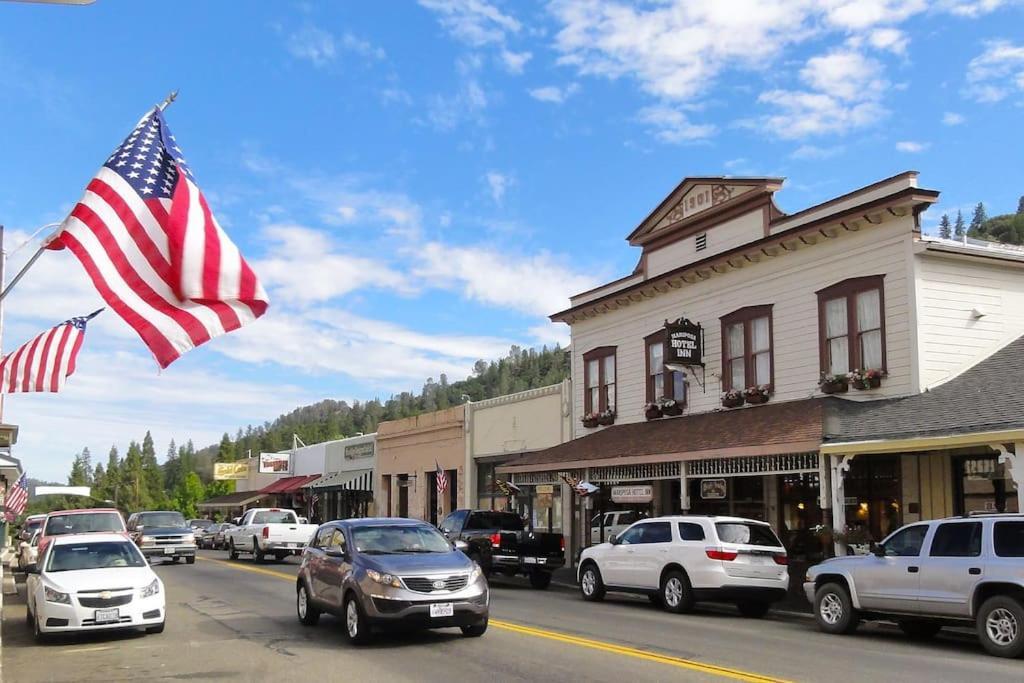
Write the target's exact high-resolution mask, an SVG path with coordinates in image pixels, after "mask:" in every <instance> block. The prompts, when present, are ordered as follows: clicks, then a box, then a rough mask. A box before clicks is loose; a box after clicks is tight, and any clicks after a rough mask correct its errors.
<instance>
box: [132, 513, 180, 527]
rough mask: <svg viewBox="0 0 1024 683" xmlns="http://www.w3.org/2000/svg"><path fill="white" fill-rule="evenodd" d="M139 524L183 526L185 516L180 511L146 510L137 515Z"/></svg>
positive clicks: (145, 525)
mask: <svg viewBox="0 0 1024 683" xmlns="http://www.w3.org/2000/svg"><path fill="white" fill-rule="evenodd" d="M139 526H141V527H143V528H145V527H147V526H148V527H161V526H165V527H166V526H173V527H178V528H181V527H184V526H185V518H184V517H183V516H182V515H181V513H180V512H146V513H144V514H141V515H139Z"/></svg>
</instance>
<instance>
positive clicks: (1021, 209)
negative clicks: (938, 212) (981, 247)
mask: <svg viewBox="0 0 1024 683" xmlns="http://www.w3.org/2000/svg"><path fill="white" fill-rule="evenodd" d="M965 234H966V235H967V236H968V237H974V238H976V239H980V240H989V241H992V242H1002V243H1003V244H1016V245H1024V196H1022V197H1021V198H1020V200H1018V202H1017V212H1016V213H1006V214H1001V215H999V216H992V217H991V218H989V216H988V214H987V212H986V211H985V205H984V204H982V203H981V202H978V203H977V205H976V206H975V207H974V213H973V215H972V216H971V222H970V224H968V225H965V224H964V218H963V214H962V213H961V212H959V211H957V214H956V218H955V219H954V220H950V217H949V215H948V214H943V215H942V218H941V219H939V237H945V238H947V239H948V238H955V239H959V238H961V237H963V236H964V235H965Z"/></svg>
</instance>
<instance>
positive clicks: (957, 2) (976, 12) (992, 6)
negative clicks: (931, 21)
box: [939, 0, 1013, 19]
mask: <svg viewBox="0 0 1024 683" xmlns="http://www.w3.org/2000/svg"><path fill="white" fill-rule="evenodd" d="M1012 1H1013V0H940V2H939V7H941V8H942V9H944V10H945V11H947V12H949V13H950V14H954V15H956V16H960V17H967V18H969V19H976V18H978V17H980V16H981V15H983V14H988V13H990V12H994V11H995V10H997V9H999V8H1000V7H1002V6H1004V5H1007V4H1009V3H1010V2H1012Z"/></svg>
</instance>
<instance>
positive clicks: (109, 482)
mask: <svg viewBox="0 0 1024 683" xmlns="http://www.w3.org/2000/svg"><path fill="white" fill-rule="evenodd" d="M100 488H101V490H102V491H103V498H104V500H113V501H115V502H118V503H119V502H121V501H123V500H124V499H125V498H124V491H123V490H122V486H121V458H120V456H119V455H118V453H117V446H111V447H110V453H109V454H108V455H107V470H106V472H105V473H104V476H103V483H102V485H101V486H100Z"/></svg>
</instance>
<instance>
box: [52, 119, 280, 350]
mask: <svg viewBox="0 0 1024 683" xmlns="http://www.w3.org/2000/svg"><path fill="white" fill-rule="evenodd" d="M48 246H49V247H50V248H51V249H64V248H67V249H70V250H71V252H72V253H73V254H74V255H75V256H76V257H78V260H79V261H81V263H82V266H84V267H85V270H86V272H88V274H89V277H90V278H91V279H92V282H93V284H94V285H95V286H96V289H97V290H99V293H100V295H101V296H102V297H103V299H104V301H106V302H107V304H108V305H109V306H110V307H111V308H113V309H114V311H116V312H117V314H118V315H120V316H121V317H122V318H123V319H124V321H125V322H127V323H128V324H129V325H130V326H131V327H132V328H133V329H134V330H135V331H136V332H137V333H138V334H139V336H140V337H142V340H143V342H145V344H146V346H148V347H149V349H150V351H151V352H152V353H153V355H154V356H155V357H156V360H157V362H158V363H159V364H160V367H162V368H165V367H167V366H168V365H170V364H171V363H172V362H173V361H174V360H175V359H177V358H178V357H179V356H181V355H182V354H183V353H185V352H186V351H189V350H190V349H193V348H195V347H197V346H199V345H200V344H203V343H205V342H207V341H209V340H210V339H212V338H213V337H216V336H219V335H222V334H225V333H227V332H231V331H232V330H236V329H238V328H239V327H241V326H242V325H245V324H247V323H250V322H252V321H253V320H255V319H256V318H258V317H260V316H261V315H263V313H264V312H265V311H266V310H267V304H268V299H267V294H266V292H264V291H263V287H262V285H260V282H259V280H258V279H257V277H256V274H255V273H253V271H252V269H251V268H250V267H249V264H247V263H246V261H245V259H244V258H243V257H242V254H241V253H240V252H239V251H238V247H236V246H235V245H234V243H233V242H232V241H231V239H230V238H228V236H227V234H225V232H224V231H223V230H221V227H220V225H219V224H218V223H217V220H216V219H215V218H214V217H213V213H211V212H210V207H209V206H208V205H207V203H206V199H205V198H204V197H203V194H202V193H201V192H200V191H199V188H198V186H197V185H196V181H195V178H194V177H193V175H192V171H191V170H190V169H189V167H188V165H187V163H186V162H185V158H184V155H183V154H182V151H181V148H180V147H179V146H178V143H177V142H176V141H175V139H174V136H173V135H172V134H171V131H170V129H169V128H168V127H167V122H166V121H165V120H164V116H163V112H161V110H160V109H159V108H154V109H153V110H152V111H150V112H149V113H147V114H146V115H145V116H144V117H142V120H141V121H139V124H138V125H137V126H135V129H134V130H133V131H132V132H131V134H130V135H129V136H128V137H127V138H126V139H125V141H124V142H122V143H121V144H120V145H119V146H118V147H117V149H115V150H114V153H113V154H111V155H110V158H109V159H107V161H106V162H105V163H104V164H103V166H102V168H100V170H99V172H98V173H97V174H96V176H95V177H94V178H93V179H92V181H91V182H90V183H89V185H88V186H87V187H86V189H85V194H84V195H83V196H82V199H81V200H80V201H79V202H78V204H77V205H76V206H75V208H74V209H73V210H72V212H71V215H70V216H68V218H67V219H66V220H65V221H64V224H63V225H62V226H61V229H60V230H59V231H58V233H57V234H56V235H55V236H54V238H53V239H52V240H51V241H50V243H49V245H48Z"/></svg>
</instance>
